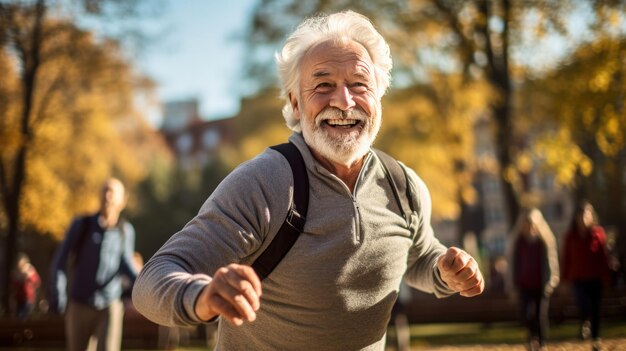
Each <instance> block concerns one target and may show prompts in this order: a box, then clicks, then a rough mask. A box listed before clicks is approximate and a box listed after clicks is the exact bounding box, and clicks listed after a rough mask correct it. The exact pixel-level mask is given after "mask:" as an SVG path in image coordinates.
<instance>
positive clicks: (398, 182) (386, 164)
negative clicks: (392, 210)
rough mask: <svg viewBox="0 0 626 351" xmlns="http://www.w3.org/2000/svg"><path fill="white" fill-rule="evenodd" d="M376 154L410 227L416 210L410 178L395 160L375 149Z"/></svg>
mask: <svg viewBox="0 0 626 351" xmlns="http://www.w3.org/2000/svg"><path fill="white" fill-rule="evenodd" d="M374 152H376V155H377V156H378V159H379V160H380V162H381V164H382V166H383V170H384V171H385V176H386V177H387V180H388V181H389V184H391V189H392V190H393V196H394V197H395V198H396V202H397V203H398V206H400V211H401V212H402V215H403V216H404V219H405V220H406V221H407V225H408V224H409V218H410V215H411V213H412V212H414V211H415V210H416V209H415V208H414V206H413V201H412V199H413V190H412V189H411V185H410V184H409V176H408V175H407V174H406V170H405V169H404V167H402V166H401V165H400V163H399V162H398V161H397V160H396V159H395V158H393V157H391V156H389V155H388V154H386V153H385V152H383V151H381V150H378V149H374Z"/></svg>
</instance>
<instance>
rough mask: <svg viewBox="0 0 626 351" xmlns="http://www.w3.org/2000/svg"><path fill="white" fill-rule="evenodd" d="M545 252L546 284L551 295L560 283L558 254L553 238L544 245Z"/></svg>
mask: <svg viewBox="0 0 626 351" xmlns="http://www.w3.org/2000/svg"><path fill="white" fill-rule="evenodd" d="M546 251H547V255H548V271H549V276H548V282H547V285H548V286H547V287H546V288H547V291H548V292H549V293H551V292H552V291H553V290H554V289H555V288H556V287H557V286H558V285H559V282H560V281H561V275H560V269H559V253H558V249H557V245H556V239H555V238H554V236H552V237H551V238H550V242H547V243H546Z"/></svg>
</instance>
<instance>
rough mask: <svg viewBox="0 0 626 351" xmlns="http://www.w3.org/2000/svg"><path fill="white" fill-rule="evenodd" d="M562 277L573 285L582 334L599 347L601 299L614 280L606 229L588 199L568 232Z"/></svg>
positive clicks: (576, 213)
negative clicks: (605, 289) (604, 290)
mask: <svg viewBox="0 0 626 351" xmlns="http://www.w3.org/2000/svg"><path fill="white" fill-rule="evenodd" d="M564 238H565V244H564V247H563V258H562V261H563V262H562V269H563V274H562V276H563V280H564V281H566V282H569V283H571V284H572V288H573V290H574V295H575V297H576V302H577V304H578V309H579V315H580V322H581V327H580V337H581V338H583V339H587V338H588V337H589V336H591V338H592V339H593V349H594V350H598V349H599V348H600V346H599V343H600V301H601V299H602V288H603V285H609V284H610V282H611V270H610V265H609V264H610V263H609V255H608V250H607V246H606V234H605V233H604V228H602V227H601V226H600V225H598V218H597V215H596V212H595V210H594V208H593V206H592V205H591V203H589V202H588V201H583V202H581V204H580V205H579V206H578V207H577V208H576V210H575V212H574V215H573V217H572V221H571V224H570V227H569V229H568V231H567V232H566V233H565V236H564Z"/></svg>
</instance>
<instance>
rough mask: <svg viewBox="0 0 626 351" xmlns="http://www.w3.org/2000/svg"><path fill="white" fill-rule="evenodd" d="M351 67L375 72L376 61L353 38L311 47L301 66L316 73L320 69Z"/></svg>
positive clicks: (360, 70)
mask: <svg viewBox="0 0 626 351" xmlns="http://www.w3.org/2000/svg"><path fill="white" fill-rule="evenodd" d="M342 67H349V68H352V69H355V70H356V71H357V72H359V73H361V74H366V75H373V74H374V63H373V62H372V59H371V57H370V55H369V53H368V52H367V50H366V49H365V47H364V46H363V45H361V44H360V43H358V42H356V41H353V40H337V39H331V40H327V41H324V42H321V43H319V44H316V45H314V46H313V47H311V48H310V49H309V50H308V51H307V53H306V54H305V55H304V57H303V59H302V62H301V68H302V70H303V71H304V72H311V73H313V74H315V72H316V71H318V70H325V69H329V68H342Z"/></svg>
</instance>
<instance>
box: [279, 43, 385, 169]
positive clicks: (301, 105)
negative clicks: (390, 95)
mask: <svg viewBox="0 0 626 351" xmlns="http://www.w3.org/2000/svg"><path fill="white" fill-rule="evenodd" d="M377 91H378V90H377V84H376V75H375V73H374V64H373V63H372V61H371V58H370V56H369V54H368V53H367V51H366V50H365V48H364V47H363V46H362V45H360V44H358V43H356V42H354V41H349V42H347V43H341V42H336V41H326V42H323V43H321V44H318V45H317V46H315V47H313V48H311V49H310V51H309V53H307V55H306V56H305V57H304V58H303V60H302V63H301V66H300V96H299V97H296V96H293V95H292V96H291V103H292V106H293V108H294V116H295V118H297V119H299V120H300V125H301V127H302V134H303V136H304V139H305V140H306V142H307V144H308V145H309V147H311V149H312V150H313V152H314V154H315V153H317V154H318V155H319V156H321V157H323V158H325V159H327V160H329V161H331V162H333V163H339V164H345V165H350V164H353V163H355V162H357V161H358V160H360V159H361V158H362V157H363V156H364V155H365V154H366V153H367V151H368V150H369V148H370V146H371V145H372V143H373V142H374V139H375V138H376V134H378V130H379V128H380V122H381V107H380V98H379V97H378V95H377V93H376V92H377Z"/></svg>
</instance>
